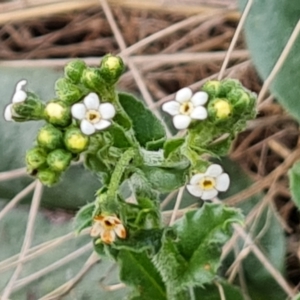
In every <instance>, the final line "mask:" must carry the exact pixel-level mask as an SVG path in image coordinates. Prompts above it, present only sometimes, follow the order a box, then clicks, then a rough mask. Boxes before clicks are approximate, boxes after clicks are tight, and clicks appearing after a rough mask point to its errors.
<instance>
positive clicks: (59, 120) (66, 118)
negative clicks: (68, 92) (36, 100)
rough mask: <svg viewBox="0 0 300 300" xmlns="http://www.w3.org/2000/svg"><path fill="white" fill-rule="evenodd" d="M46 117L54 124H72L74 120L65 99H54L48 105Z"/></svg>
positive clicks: (64, 125) (63, 125)
mask: <svg viewBox="0 0 300 300" xmlns="http://www.w3.org/2000/svg"><path fill="white" fill-rule="evenodd" d="M45 117H46V120H47V121H48V122H49V123H51V124H53V125H57V126H62V127H66V126H68V125H70V123H71V120H72V117H71V109H70V107H69V106H68V105H67V104H66V103H65V102H63V101H60V100H52V101H50V102H48V104H47V105H46V108H45Z"/></svg>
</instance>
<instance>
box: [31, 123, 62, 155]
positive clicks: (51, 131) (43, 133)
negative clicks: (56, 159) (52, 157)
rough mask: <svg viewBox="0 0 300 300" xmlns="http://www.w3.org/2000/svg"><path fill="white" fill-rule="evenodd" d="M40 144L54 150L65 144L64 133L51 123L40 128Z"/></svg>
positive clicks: (38, 140)
mask: <svg viewBox="0 0 300 300" xmlns="http://www.w3.org/2000/svg"><path fill="white" fill-rule="evenodd" d="M37 142H38V144H39V145H40V146H41V147H43V148H46V149H49V150H54V149H57V148H59V147H61V146H62V145H63V133H62V132H61V131H60V130H59V129H57V128H56V127H54V126H53V125H51V124H46V125H45V126H43V127H42V128H40V130H39V132H38V136H37Z"/></svg>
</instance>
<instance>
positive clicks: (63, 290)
mask: <svg viewBox="0 0 300 300" xmlns="http://www.w3.org/2000/svg"><path fill="white" fill-rule="evenodd" d="M100 260H101V258H100V257H99V255H98V254H96V253H95V252H93V253H92V254H91V256H90V257H89V258H88V260H87V261H86V263H85V264H84V266H83V267H82V269H81V270H80V271H79V272H78V273H77V275H76V276H74V277H73V278H72V279H70V280H69V281H68V282H66V283H64V284H63V285H61V286H60V287H58V288H57V289H56V290H54V291H52V292H51V293H49V294H47V295H45V296H43V297H42V298H40V299H39V300H55V299H59V298H60V297H62V296H64V295H66V294H68V293H69V292H70V291H71V290H72V289H73V287H74V286H75V285H76V284H78V283H79V282H80V280H81V279H82V278H83V276H84V275H85V274H86V273H88V271H89V270H90V269H91V268H92V267H93V266H94V265H95V264H97V263H98V262H99V261H100Z"/></svg>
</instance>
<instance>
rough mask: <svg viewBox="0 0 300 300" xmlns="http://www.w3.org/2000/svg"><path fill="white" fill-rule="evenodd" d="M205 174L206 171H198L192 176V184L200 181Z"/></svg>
mask: <svg viewBox="0 0 300 300" xmlns="http://www.w3.org/2000/svg"><path fill="white" fill-rule="evenodd" d="M204 176H205V174H204V173H198V174H195V175H194V176H192V178H191V180H190V184H198V183H199V181H200V180H201V179H202V178H203V177H204Z"/></svg>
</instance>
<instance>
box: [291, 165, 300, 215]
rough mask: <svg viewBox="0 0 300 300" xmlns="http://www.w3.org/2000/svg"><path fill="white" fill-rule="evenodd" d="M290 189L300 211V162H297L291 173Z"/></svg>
mask: <svg viewBox="0 0 300 300" xmlns="http://www.w3.org/2000/svg"><path fill="white" fill-rule="evenodd" d="M289 180H290V189H291V192H292V197H293V198H292V199H293V201H294V202H295V204H296V205H297V207H298V209H300V162H299V161H298V162H296V163H295V164H294V165H293V167H292V168H291V169H290V171H289Z"/></svg>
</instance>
